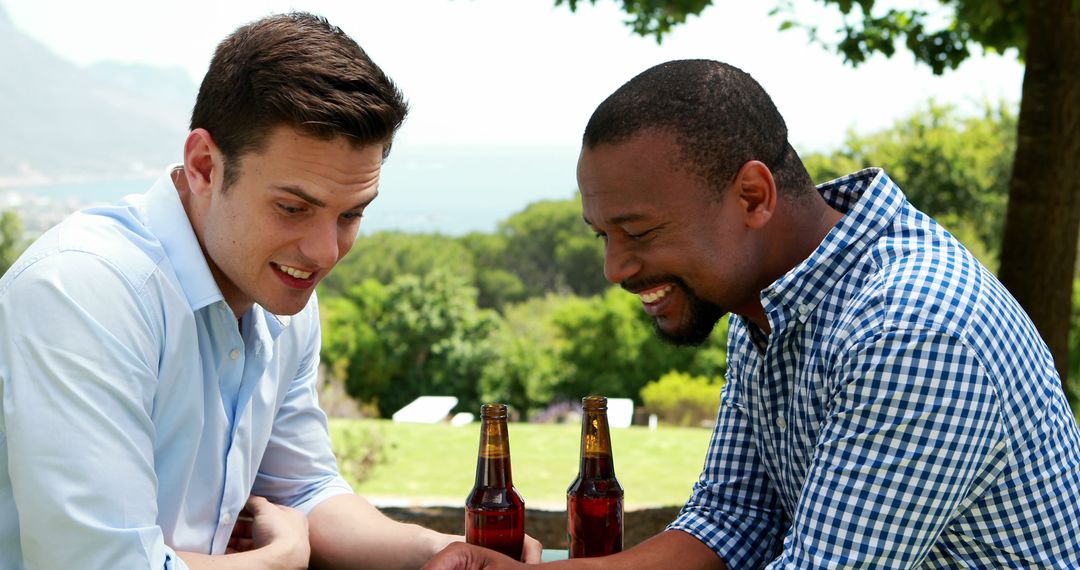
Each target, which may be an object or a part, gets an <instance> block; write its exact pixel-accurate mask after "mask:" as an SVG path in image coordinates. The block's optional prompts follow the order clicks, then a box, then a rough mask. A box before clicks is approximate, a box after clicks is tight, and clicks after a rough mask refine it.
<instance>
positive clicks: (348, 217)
mask: <svg viewBox="0 0 1080 570" xmlns="http://www.w3.org/2000/svg"><path fill="white" fill-rule="evenodd" d="M363 217H364V213H363V212H345V213H344V214H342V215H341V219H343V220H345V221H346V222H352V221H355V220H359V219H360V218H363Z"/></svg>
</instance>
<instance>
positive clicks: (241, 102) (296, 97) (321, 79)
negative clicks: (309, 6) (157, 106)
mask: <svg viewBox="0 0 1080 570" xmlns="http://www.w3.org/2000/svg"><path fill="white" fill-rule="evenodd" d="M407 113H408V105H407V103H406V102H405V100H404V97H403V96H402V94H401V91H400V90H399V89H398V88H397V86H396V85H394V83H393V81H391V80H390V78H389V77H387V76H386V74H385V73H383V71H382V70H381V69H379V66H377V65H375V63H374V62H373V61H371V58H369V57H368V55H367V53H365V52H364V50H363V49H361V48H360V46H359V45H358V44H357V43H356V42H355V41H353V40H352V38H350V37H349V36H348V35H346V34H345V32H343V31H341V29H340V28H338V27H336V26H333V25H331V24H330V23H329V22H327V21H326V19H325V18H323V17H321V16H316V15H313V14H308V13H304V12H293V13H289V14H280V15H275V16H269V17H267V18H263V19H261V20H257V21H255V22H252V23H250V24H246V25H244V26H241V27H240V28H238V29H237V30H236V31H235V32H233V33H232V34H231V35H229V36H228V37H227V38H225V39H224V40H222V42H221V43H220V44H219V45H218V47H217V50H215V51H214V57H213V59H211V60H210V68H209V70H207V72H206V76H205V77H204V78H203V81H202V85H201V86H200V87H199V95H198V98H197V99H196V100H195V109H194V110H193V111H192V113H191V128H192V129H193V130H194V129H197V128H203V129H206V130H207V131H209V132H210V135H211V136H212V137H213V138H214V141H215V143H216V144H217V146H218V148H220V149H221V152H222V154H223V155H224V158H225V175H224V178H225V182H224V186H225V187H226V188H228V187H229V186H230V185H231V184H232V183H233V182H235V180H236V177H237V176H238V167H239V161H240V158H241V157H242V156H243V155H244V154H245V153H248V152H258V151H260V150H262V148H264V145H265V143H266V139H267V136H268V135H269V134H270V131H272V130H273V129H275V128H276V127H279V126H282V125H284V126H288V127H292V128H294V129H296V130H298V131H300V132H302V133H304V134H306V135H308V136H312V137H315V138H318V139H321V140H333V139H335V138H337V137H339V136H344V137H347V138H348V139H349V140H350V141H351V142H352V143H353V144H354V145H356V146H358V147H359V146H365V145H370V144H382V145H383V157H384V158H385V157H386V156H388V155H389V152H390V145H391V143H392V142H393V137H394V133H395V132H396V131H397V129H398V127H400V126H401V123H402V122H403V121H404V120H405V115H406V114H407Z"/></svg>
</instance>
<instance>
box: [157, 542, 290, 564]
mask: <svg viewBox="0 0 1080 570" xmlns="http://www.w3.org/2000/svg"><path fill="white" fill-rule="evenodd" d="M176 554H177V556H179V557H180V559H181V560H183V561H184V564H187V567H188V568H190V569H191V570H256V569H258V570H263V569H266V570H294V568H300V567H291V566H287V565H285V564H283V561H284V560H285V557H284V556H281V555H280V554H278V553H277V552H276V551H275V547H274V546H272V545H271V546H265V547H263V548H259V549H257V550H249V551H247V552H238V553H236V554H224V555H220V556H209V555H206V554H197V553H194V552H177V553H176Z"/></svg>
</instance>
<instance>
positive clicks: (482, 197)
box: [0, 146, 578, 235]
mask: <svg viewBox="0 0 1080 570" xmlns="http://www.w3.org/2000/svg"><path fill="white" fill-rule="evenodd" d="M577 151H578V149H576V148H551V147H544V148H522V147H465V146H463V147H454V148H447V147H419V148H406V147H401V146H396V147H394V149H393V152H392V153H391V156H390V158H389V159H388V160H387V162H386V163H385V164H384V165H383V171H382V180H381V181H380V186H379V197H378V198H377V199H376V200H375V202H373V203H372V205H371V206H370V207H369V208H368V210H367V211H366V212H365V214H364V221H363V224H362V226H361V232H362V233H365V234H369V233H372V232H376V231H380V230H401V231H409V232H424V233H436V232H437V233H442V234H448V235H461V234H464V233H468V232H471V231H481V232H492V231H494V230H495V229H496V227H497V225H498V222H499V221H501V220H504V219H506V218H507V217H509V216H510V215H512V214H514V213H516V212H519V211H521V210H522V209H524V208H525V207H526V206H527V205H528V204H530V203H532V202H536V201H539V200H552V199H567V198H573V197H574V196H575V193H576V190H577V182H576V179H575V174H574V169H575V167H576V163H577ZM166 167H167V165H162V172H164V170H165V168H166ZM153 181H154V180H153V179H145V180H130V179H126V180H112V181H94V182H84V183H66V184H54V185H46V186H34V187H23V188H20V187H11V188H0V195H7V196H11V195H12V194H13V193H15V194H20V195H22V197H23V199H22V200H21V202H22V205H21V206H20V205H18V204H15V205H14V207H15V209H16V210H19V209H20V207H21V208H23V209H26V208H31V209H32V210H33V211H31V210H26V211H25V213H23V214H22V215H23V216H24V217H26V216H31V217H33V218H34V219H35V220H40V223H39V224H35V225H40V224H41V223H44V224H48V223H51V222H53V221H54V220H58V219H59V218H62V217H63V216H64V215H66V214H67V213H69V212H70V211H74V210H75V209H78V208H80V207H84V206H88V205H96V204H101V203H109V202H113V201H116V200H119V199H120V198H122V197H123V196H125V195H127V194H132V193H141V192H145V191H146V190H147V189H148V188H149V187H150V185H151V184H152V183H153ZM42 202H47V203H48V204H47V206H44V205H42ZM11 205H12V204H11V203H10V200H9V204H8V206H7V207H11ZM43 208H48V213H46V214H43V213H41V211H42V209H43ZM0 209H2V208H0Z"/></svg>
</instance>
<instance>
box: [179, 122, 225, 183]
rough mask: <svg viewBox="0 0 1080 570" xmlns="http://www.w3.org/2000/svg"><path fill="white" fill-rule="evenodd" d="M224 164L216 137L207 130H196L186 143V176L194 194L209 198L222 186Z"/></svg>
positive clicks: (190, 134) (191, 133)
mask: <svg viewBox="0 0 1080 570" xmlns="http://www.w3.org/2000/svg"><path fill="white" fill-rule="evenodd" d="M223 174H224V164H223V161H222V157H221V151H220V150H218V147H217V144H216V143H215V142H214V137H212V136H210V131H207V130H206V129H195V130H193V131H191V132H190V133H189V134H188V137H187V140H186V141H184V176H185V177H186V178H187V183H188V189H189V190H190V191H191V193H192V194H195V195H199V196H209V195H210V194H212V193H213V189H214V187H215V184H221V180H222V175H223Z"/></svg>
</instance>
